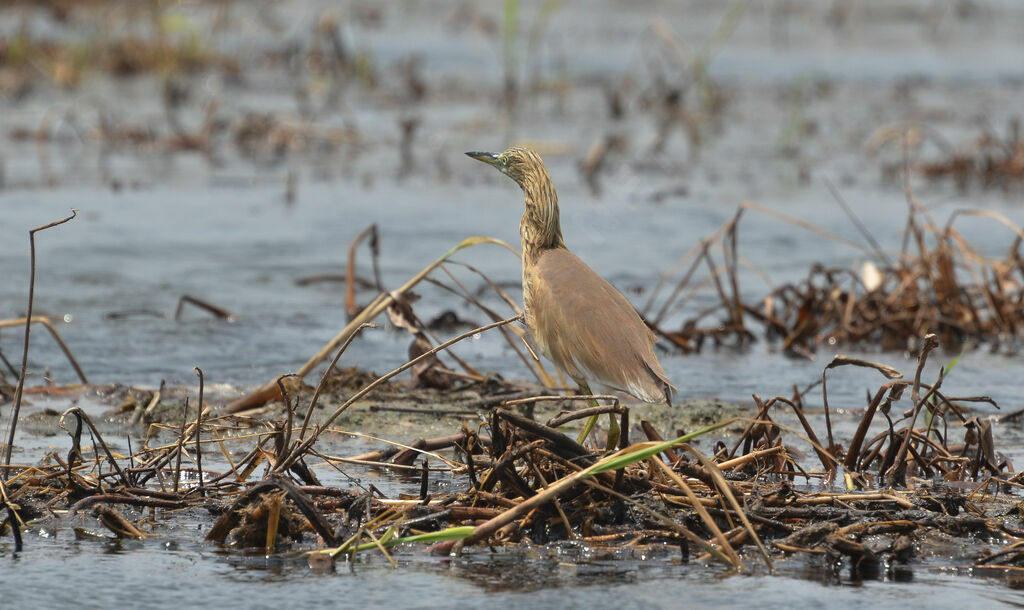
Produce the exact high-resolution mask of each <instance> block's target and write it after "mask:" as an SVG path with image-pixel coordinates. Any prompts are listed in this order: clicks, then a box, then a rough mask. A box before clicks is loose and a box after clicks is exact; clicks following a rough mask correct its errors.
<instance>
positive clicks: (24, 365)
mask: <svg viewBox="0 0 1024 610" xmlns="http://www.w3.org/2000/svg"><path fill="white" fill-rule="evenodd" d="M76 216H78V210H76V209H75V208H71V216H68V217H67V218H64V219H62V220H57V221H54V222H51V223H49V224H45V225H43V226H41V227H36V228H34V229H32V230H30V231H29V232H28V243H29V256H30V259H29V261H30V262H29V279H28V312H27V313H26V314H25V319H26V320H32V307H33V306H34V304H35V292H36V232H37V231H45V230H46V229H49V228H51V227H56V226H58V225H62V224H64V223H65V222H68V221H69V220H71V219H72V218H74V217H76ZM31 329H32V325H31V324H25V342H24V345H23V346H22V352H21V374H20V375H19V376H18V385H17V387H16V388H15V390H14V408H13V409H12V410H11V424H10V427H11V430H10V433H9V434H8V435H7V445H6V446H5V447H4V461H3V463H4V466H10V465H11V451H12V450H13V449H14V435H15V432H16V431H17V429H18V415H19V414H20V412H21V399H22V396H23V394H24V392H25V376H26V375H27V374H28V346H29V333H30V332H31ZM0 477H2V478H4V480H6V478H7V470H6V469H5V470H4V471H3V473H2V474H0Z"/></svg>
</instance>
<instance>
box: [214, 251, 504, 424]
mask: <svg viewBox="0 0 1024 610" xmlns="http://www.w3.org/2000/svg"><path fill="white" fill-rule="evenodd" d="M479 244H496V245H499V246H503V247H505V248H507V249H508V250H509V251H511V252H513V253H515V254H517V255H518V253H517V252H516V250H515V249H514V248H512V246H510V245H508V244H507V243H505V242H503V241H501V240H500V239H495V238H493V237H469V238H467V239H464V240H463V241H462V242H461V243H459V244H458V245H456V246H455V247H454V248H452V249H451V250H449V251H448V252H446V253H444V254H443V255H442V256H441V257H440V258H438V259H437V260H435V261H434V262H432V263H430V264H429V265H427V266H426V267H425V268H424V269H423V270H422V271H420V272H419V273H417V274H416V275H415V276H413V277H412V279H410V280H409V281H407V282H406V283H405V284H403V285H402V286H401V287H400V288H399V289H398V290H395V291H392V292H386V293H381V294H379V295H378V296H377V298H376V299H374V300H373V302H371V303H370V304H369V305H367V306H366V307H365V308H363V310H362V311H361V312H359V315H357V316H356V317H355V318H353V319H352V321H351V322H349V324H348V325H347V326H345V328H344V329H342V331H341V332H340V333H338V334H337V335H336V336H335V337H334V338H333V339H331V340H330V341H329V342H327V344H326V345H324V346H323V347H322V348H321V349H320V351H318V352H317V353H316V354H314V355H313V356H312V357H311V358H310V359H309V360H307V361H306V363H305V364H303V365H302V366H301V367H299V370H298V371H296V373H295V374H296V375H298V376H299V377H305V376H306V375H308V374H309V373H310V372H311V371H312V370H313V369H314V368H316V367H317V366H318V365H319V364H320V363H321V362H323V361H324V360H326V359H327V358H329V357H330V355H331V352H332V351H334V349H335V348H336V347H337V346H338V345H340V344H342V343H344V342H345V341H346V340H347V339H348V338H349V337H351V336H352V335H353V334H355V333H356V332H358V331H359V330H360V329H361V328H362V325H363V324H365V323H367V322H370V321H371V320H373V319H374V318H376V317H377V316H379V315H380V314H382V313H384V312H385V311H386V310H387V308H388V307H390V306H391V305H392V304H393V303H395V301H396V300H398V299H400V298H401V297H402V296H403V295H404V294H405V293H406V292H408V291H409V290H411V289H412V288H413V287H414V286H416V285H417V284H419V283H420V281H422V280H423V278H425V277H426V276H427V274H429V273H430V272H432V271H433V270H434V269H436V268H437V267H438V266H439V265H441V264H442V263H444V262H445V261H446V260H448V258H450V257H451V256H452V255H454V254H455V253H457V252H459V251H460V250H462V249H464V248H468V247H471V246H476V245H479ZM433 353H436V352H433ZM276 398H280V394H279V390H278V387H277V382H276V381H275V380H271V381H268V382H267V383H265V384H263V385H262V386H260V387H259V388H257V389H256V390H254V391H253V392H250V393H249V394H247V395H246V396H243V397H241V398H239V399H237V400H235V401H233V402H231V403H230V404H229V405H227V406H226V407H225V409H224V412H225V413H229V414H230V413H240V412H242V411H247V410H249V409H255V408H256V407H259V406H260V405H263V404H265V403H266V402H268V401H271V400H274V399H276Z"/></svg>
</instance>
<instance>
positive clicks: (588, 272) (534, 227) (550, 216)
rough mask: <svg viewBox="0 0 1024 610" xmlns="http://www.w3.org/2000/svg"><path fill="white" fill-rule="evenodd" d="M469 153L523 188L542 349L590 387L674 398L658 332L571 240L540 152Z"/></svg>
mask: <svg viewBox="0 0 1024 610" xmlns="http://www.w3.org/2000/svg"><path fill="white" fill-rule="evenodd" d="M466 154H467V155H469V156H470V157H472V158H474V159H476V160H478V161H483V162H484V163H486V164H488V165H491V166H493V167H495V168H497V169H498V171H500V172H501V173H503V174H505V175H506V176H508V177H509V178H511V179H513V180H515V181H516V183H517V184H519V186H520V187H522V189H523V195H524V198H525V200H526V210H525V212H523V218H522V222H521V223H520V225H519V235H520V237H521V239H522V247H523V309H524V312H525V320H526V326H527V328H528V329H529V331H530V334H531V335H532V337H533V341H534V343H535V344H536V346H537V347H538V348H539V349H540V351H541V353H543V354H544V355H545V356H547V358H548V359H550V360H551V362H553V363H554V364H555V366H557V367H558V368H559V369H561V370H562V371H563V372H564V373H565V374H566V375H568V376H569V377H571V378H572V379H573V380H574V381H575V382H576V383H578V384H579V386H580V390H582V391H583V392H584V393H586V394H590V393H591V391H590V386H589V385H588V381H593V382H597V383H599V384H601V385H603V386H606V387H609V388H612V389H615V390H620V391H623V392H627V393H629V394H632V395H633V396H635V397H636V398H639V399H641V400H643V401H645V402H649V403H661V402H665V403H668V404H671V403H670V400H671V397H672V391H673V390H674V389H675V387H674V386H673V385H672V384H671V383H670V382H669V380H668V377H667V376H666V375H665V369H663V368H662V366H661V363H660V362H658V357H657V356H656V355H655V354H654V341H655V336H654V333H652V332H651V330H650V329H649V328H648V327H647V325H646V324H644V321H643V320H641V319H640V316H639V315H638V314H637V312H636V310H635V309H633V306H632V305H630V303H629V301H628V300H626V297H624V296H623V295H622V293H621V292H619V291H618V290H616V289H615V287H614V286H612V285H611V284H609V283H608V282H607V281H605V279H604V278H602V277H601V276H600V275H598V274H597V273H596V272H595V271H594V270H593V269H591V268H590V267H589V266H587V264H586V263H584V262H583V261H582V260H580V258H579V257H577V256H576V255H575V254H573V253H572V252H569V249H568V248H567V247H566V246H565V241H564V240H563V239H562V228H561V226H560V224H559V220H558V195H557V194H556V193H555V186H554V184H552V182H551V176H550V175H549V174H548V170H547V169H546V168H545V167H544V162H543V161H542V160H541V158H540V155H538V154H537V153H536V152H534V151H532V150H529V149H526V148H518V147H513V148H510V149H508V150H506V151H505V152H503V153H501V154H493V153H484V152H470V153H466ZM592 425H593V421H591V422H590V423H589V424H588V426H587V429H588V430H589V428H590V427H591V426H592Z"/></svg>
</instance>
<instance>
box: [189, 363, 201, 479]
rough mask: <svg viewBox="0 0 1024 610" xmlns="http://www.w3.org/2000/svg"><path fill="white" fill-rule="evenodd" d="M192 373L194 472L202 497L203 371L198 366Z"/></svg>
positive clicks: (193, 368)
mask: <svg viewBox="0 0 1024 610" xmlns="http://www.w3.org/2000/svg"><path fill="white" fill-rule="evenodd" d="M192 371H193V372H194V373H195V374H196V375H198V376H199V404H198V405H196V470H197V471H199V486H198V487H197V489H198V490H199V494H200V495H203V494H204V492H203V443H202V436H203V385H204V384H203V381H204V379H203V370H202V369H201V368H199V367H198V366H194V367H192Z"/></svg>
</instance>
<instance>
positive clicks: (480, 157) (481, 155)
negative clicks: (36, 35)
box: [466, 152, 501, 170]
mask: <svg viewBox="0 0 1024 610" xmlns="http://www.w3.org/2000/svg"><path fill="white" fill-rule="evenodd" d="M466 155H468V156H470V157H472V158H474V159H476V160H477V161H483V162H484V163H486V164H487V165H491V166H493V167H496V168H498V169H499V170H500V169H501V159H499V158H498V155H496V154H494V153H488V152H468V153H466Z"/></svg>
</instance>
